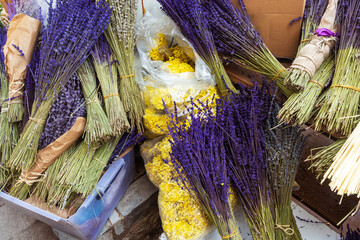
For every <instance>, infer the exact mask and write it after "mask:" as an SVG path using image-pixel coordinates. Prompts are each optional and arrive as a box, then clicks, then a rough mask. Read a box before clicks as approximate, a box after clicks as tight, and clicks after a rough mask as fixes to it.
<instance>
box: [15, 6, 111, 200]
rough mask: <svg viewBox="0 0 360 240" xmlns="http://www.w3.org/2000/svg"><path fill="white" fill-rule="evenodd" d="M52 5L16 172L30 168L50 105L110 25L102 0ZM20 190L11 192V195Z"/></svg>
mask: <svg viewBox="0 0 360 240" xmlns="http://www.w3.org/2000/svg"><path fill="white" fill-rule="evenodd" d="M53 5H54V4H53V1H52V0H51V1H50V8H49V14H48V18H47V26H46V28H45V29H44V30H43V31H42V33H41V35H40V43H39V50H40V57H39V58H40V60H39V63H38V64H37V66H36V70H35V72H34V79H35V83H36V87H35V100H34V103H33V106H32V111H31V119H33V120H31V121H28V122H27V123H26V126H25V127H24V131H23V132H22V135H21V137H20V139H19V141H18V144H17V145H16V147H15V149H14V152H13V154H12V155H11V158H10V160H9V161H10V163H11V165H12V166H13V167H14V168H18V169H21V168H22V169H29V168H31V167H32V166H33V164H34V162H35V160H36V152H37V150H38V146H39V138H40V135H41V132H42V131H43V129H44V124H43V122H44V121H46V119H47V117H48V114H49V111H50V108H51V105H52V103H53V101H54V100H55V99H56V98H57V96H58V94H59V93H60V92H61V90H62V88H63V87H64V86H65V85H66V83H67V82H68V80H69V79H70V78H71V76H73V75H74V73H75V72H76V70H77V69H78V68H79V67H80V65H81V64H82V63H83V62H84V61H85V60H86V58H87V57H88V55H89V53H90V50H91V49H92V47H93V46H94V44H95V43H96V41H97V40H98V37H99V36H100V35H101V34H103V33H104V31H105V29H106V27H107V26H108V24H109V23H110V15H111V9H110V8H109V6H108V5H106V4H105V3H104V1H103V0H100V1H98V2H97V3H96V4H95V3H94V2H93V1H88V0H57V1H56V4H55V7H54V6H53ZM24 159H25V160H24ZM21 188H22V187H21V186H17V189H15V190H14V189H13V193H14V195H17V194H18V193H19V192H18V190H19V189H21ZM15 192H16V193H15ZM23 197H24V196H23Z"/></svg>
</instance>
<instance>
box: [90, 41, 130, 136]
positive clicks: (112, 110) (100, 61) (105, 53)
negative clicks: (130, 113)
mask: <svg viewBox="0 0 360 240" xmlns="http://www.w3.org/2000/svg"><path fill="white" fill-rule="evenodd" d="M91 55H92V60H93V63H94V66H95V71H96V75H97V77H98V79H99V82H100V86H101V92H102V95H103V97H104V102H105V109H106V114H107V116H108V118H109V122H110V126H111V129H112V131H113V134H114V135H115V136H120V135H122V134H123V133H124V132H125V131H127V130H128V129H129V128H130V124H129V122H128V120H127V117H126V112H125V110H124V107H123V104H122V102H121V99H120V95H119V91H118V81H119V79H118V74H117V67H116V61H114V57H113V55H112V53H111V50H110V47H109V45H108V43H107V41H106V38H105V36H104V35H102V36H101V37H100V38H99V41H98V42H97V44H96V45H95V46H94V48H93V50H92V52H91Z"/></svg>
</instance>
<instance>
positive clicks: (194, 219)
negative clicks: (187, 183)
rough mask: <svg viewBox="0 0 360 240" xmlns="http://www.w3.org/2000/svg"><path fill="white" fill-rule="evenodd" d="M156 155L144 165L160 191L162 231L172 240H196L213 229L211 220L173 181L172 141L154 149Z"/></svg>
mask: <svg viewBox="0 0 360 240" xmlns="http://www.w3.org/2000/svg"><path fill="white" fill-rule="evenodd" d="M149 151H150V152H151V151H156V153H157V154H156V155H155V156H154V158H153V159H152V161H148V162H147V163H146V164H145V168H146V172H147V175H148V176H149V178H150V180H151V181H152V182H153V183H154V184H155V185H156V186H158V187H159V189H160V192H159V200H158V202H159V209H160V216H161V220H162V225H163V229H164V231H165V233H166V235H167V237H168V238H169V239H170V240H182V239H197V238H199V237H201V235H202V234H203V233H204V230H205V229H209V227H210V226H211V222H210V220H209V219H208V218H207V217H206V215H205V214H204V213H203V212H202V210H201V207H200V206H199V205H198V204H197V203H196V201H195V200H194V199H193V198H192V196H191V195H190V194H189V193H188V191H187V190H186V189H185V188H182V187H181V186H179V184H178V182H176V181H175V180H174V177H175V176H176V175H177V172H176V170H175V169H174V168H173V166H172V163H171V161H169V163H168V164H167V163H165V162H164V161H163V160H164V159H170V155H169V152H170V151H171V145H170V143H169V137H165V138H164V139H163V140H162V141H160V142H158V143H157V144H155V145H154V148H153V149H151V150H150V149H149Z"/></svg>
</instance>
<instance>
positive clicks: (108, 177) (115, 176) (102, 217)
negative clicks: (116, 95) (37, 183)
mask: <svg viewBox="0 0 360 240" xmlns="http://www.w3.org/2000/svg"><path fill="white" fill-rule="evenodd" d="M134 176H135V159H134V151H133V150H132V151H130V152H129V153H128V154H126V155H125V156H124V157H122V158H120V159H118V160H117V161H114V162H113V163H112V164H111V165H110V167H109V169H108V170H107V171H106V172H105V174H104V175H103V176H102V177H101V179H100V181H99V183H98V184H97V186H96V190H94V191H93V192H92V193H91V194H90V195H89V196H88V197H87V198H86V200H85V201H84V202H83V204H82V205H81V206H80V207H79V209H78V210H77V212H76V213H75V214H74V215H72V216H71V217H69V218H68V219H64V218H61V217H59V216H56V215H55V214H52V213H50V212H47V211H45V210H42V209H40V208H37V207H34V206H32V205H30V204H28V203H26V202H24V201H21V200H19V199H17V198H14V197H12V196H10V195H9V194H7V193H5V192H0V199H2V200H3V201H4V202H5V203H6V204H8V205H9V206H12V207H14V208H17V209H19V210H20V211H22V212H23V213H25V214H28V215H30V216H31V217H33V218H36V219H38V220H40V221H42V222H44V223H46V224H49V225H50V226H52V227H54V228H57V229H59V230H61V231H63V232H66V233H68V234H70V235H73V236H75V237H78V238H80V239H84V240H88V239H89V240H93V239H96V237H97V236H98V235H99V234H100V232H101V229H102V228H103V226H104V225H105V223H106V221H107V219H108V218H109V217H110V215H111V213H112V212H113V211H114V209H115V207H116V205H117V204H118V202H119V201H120V199H121V197H122V196H123V194H124V193H125V191H126V190H127V188H128V187H129V185H130V183H131V182H132V181H133V179H134ZM99 194H100V195H99Z"/></svg>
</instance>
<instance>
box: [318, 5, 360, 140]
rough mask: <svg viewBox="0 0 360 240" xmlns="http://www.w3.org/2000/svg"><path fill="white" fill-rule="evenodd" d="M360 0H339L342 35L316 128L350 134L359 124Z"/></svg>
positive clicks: (319, 105)
mask: <svg viewBox="0 0 360 240" xmlns="http://www.w3.org/2000/svg"><path fill="white" fill-rule="evenodd" d="M359 9H360V1H359V0H355V1H349V0H339V3H338V13H337V14H338V17H339V20H338V21H339V24H340V25H341V38H340V41H339V45H338V46H337V54H336V57H335V66H336V69H335V73H334V78H333V81H332V84H331V86H330V89H328V90H327V91H326V92H324V93H323V96H322V97H321V98H320V101H319V103H318V104H317V107H318V114H317V115H316V117H315V130H317V131H320V130H321V129H326V130H327V131H328V132H330V133H336V132H338V133H341V134H343V135H344V136H348V135H349V134H350V133H351V132H352V131H353V130H354V128H355V127H356V125H355V121H356V118H354V116H358V115H359V113H360V112H359V104H360V91H359V90H358V89H359V88H360V81H359V79H358V76H359V75H360V61H359V54H360V41H359V38H360V11H358V10H359Z"/></svg>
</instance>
